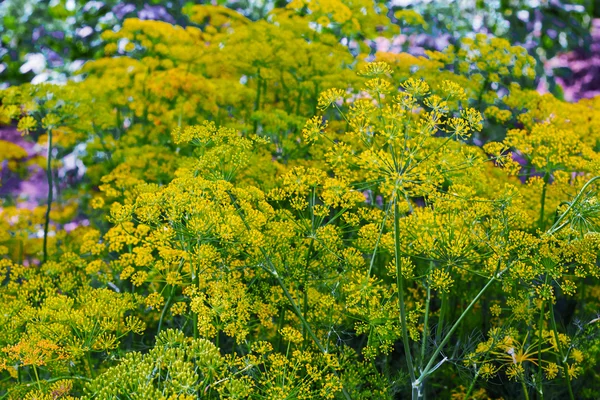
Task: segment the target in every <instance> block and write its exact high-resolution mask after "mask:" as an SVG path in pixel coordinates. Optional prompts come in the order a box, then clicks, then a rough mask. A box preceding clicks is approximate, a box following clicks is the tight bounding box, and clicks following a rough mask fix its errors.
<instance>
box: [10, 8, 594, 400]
mask: <svg viewBox="0 0 600 400" xmlns="http://www.w3.org/2000/svg"><path fill="white" fill-rule="evenodd" d="M186 12H187V14H188V15H189V18H190V22H189V24H188V25H187V26H185V27H182V26H179V25H177V24H173V23H168V22H161V21H149V20H141V19H127V20H125V22H124V23H123V24H122V26H121V27H119V29H114V30H113V29H108V30H106V31H105V32H104V33H103V34H102V40H103V43H104V48H103V51H104V53H103V54H104V55H103V56H102V57H99V58H97V59H95V60H92V61H89V62H87V63H86V64H85V66H84V67H83V69H82V70H80V71H79V72H78V73H77V75H76V76H74V77H73V79H70V80H68V81H67V82H66V83H64V84H61V85H57V84H23V85H20V86H11V87H9V88H7V89H5V90H3V91H1V92H0V123H2V124H4V125H6V126H13V127H15V128H16V129H17V130H18V131H19V132H21V133H22V134H23V135H25V136H26V138H27V140H29V141H30V142H35V143H37V144H38V145H39V147H41V148H44V149H45V151H46V152H47V153H46V155H45V157H43V156H37V157H31V156H30V154H29V153H28V152H27V150H26V149H25V148H24V147H22V146H20V145H19V144H15V143H13V142H9V141H6V140H0V162H2V166H3V168H4V166H6V170H7V171H8V172H7V174H11V175H10V176H17V175H19V174H20V176H21V177H24V176H26V175H27V174H30V173H32V171H35V170H38V171H39V170H42V171H43V172H44V174H46V176H47V182H48V188H49V189H48V197H47V199H44V200H45V202H44V203H45V204H42V205H39V206H37V207H23V204H22V201H21V200H20V199H18V198H7V199H4V201H3V204H2V208H0V276H1V277H2V280H1V281H0V302H1V304H2V306H3V312H2V313H0V396H4V397H6V398H10V399H22V398H26V399H70V398H89V399H93V398H94V399H121V398H136V399H195V398H202V397H206V398H238V399H242V398H256V399H266V398H268V399H284V398H285V399H336V398H344V399H369V398H372V399H395V398H408V397H409V396H411V395H412V397H413V398H414V399H417V398H419V397H423V396H429V397H430V398H440V399H443V398H448V399H463V398H464V399H473V398H475V399H487V398H500V397H502V398H530V396H535V398H548V399H551V398H571V399H575V398H577V399H584V398H589V399H593V398H598V396H600V393H599V392H598V388H596V387H595V386H594V384H593V382H595V381H597V380H598V379H599V378H600V376H599V372H598V365H597V362H598V359H599V357H600V323H599V322H598V321H599V320H598V315H597V313H598V310H599V306H600V282H599V278H600V268H599V266H598V255H599V254H600V225H599V224H600V198H599V196H600V186H599V176H600V147H599V143H600V98H594V99H588V100H581V101H579V102H577V103H567V102H564V101H563V100H561V99H558V98H556V97H555V96H553V95H551V94H544V95H542V94H539V93H538V92H536V91H535V90H533V89H532V82H533V81H534V80H535V78H536V60H535V59H534V58H533V57H532V56H531V55H530V54H529V53H528V52H527V51H526V50H525V49H524V48H522V47H519V46H513V45H511V43H510V42H509V41H508V40H506V39H503V38H497V37H493V36H488V35H485V34H477V35H471V36H469V37H465V38H462V39H461V40H459V41H457V42H456V44H455V45H452V46H448V47H447V48H446V49H444V50H443V51H427V52H426V53H425V54H424V55H414V54H409V53H406V52H401V53H397V52H384V51H377V50H374V49H371V48H370V47H369V45H368V43H369V40H371V39H375V38H377V37H381V36H383V37H393V36H394V35H395V34H397V33H398V32H399V30H400V25H402V27H403V29H404V28H405V27H407V26H411V24H412V25H423V24H426V20H424V19H423V18H422V17H421V16H420V15H419V14H417V13H414V12H406V13H400V14H398V13H396V16H395V17H394V18H392V19H390V18H391V17H390V16H389V15H390V13H389V12H388V9H387V8H386V7H384V6H383V5H381V4H376V3H372V2H370V1H363V0H357V1H341V0H327V1H316V2H315V1H296V0H294V1H293V2H291V3H289V4H287V6H285V7H279V8H278V7H276V8H274V9H273V10H272V11H271V12H269V13H268V14H267V15H266V17H265V18H263V19H259V20H252V19H249V18H248V17H247V16H246V15H242V14H240V13H238V12H235V11H233V10H231V9H229V8H225V7H221V6H216V5H195V6H191V7H188V9H187V10H186ZM400 20H401V21H402V23H401V24H399V22H398V21H400ZM74 155H76V156H77V157H79V159H80V161H81V162H82V163H83V165H84V166H85V174H84V176H83V178H82V179H80V180H76V181H74V182H73V183H72V184H69V185H61V184H60V182H62V179H63V178H61V176H60V173H59V171H61V167H62V166H63V163H64V162H65V160H66V159H67V158H68V157H71V156H74ZM499 383H502V385H499Z"/></svg>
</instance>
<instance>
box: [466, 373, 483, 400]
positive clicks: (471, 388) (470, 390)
mask: <svg viewBox="0 0 600 400" xmlns="http://www.w3.org/2000/svg"><path fill="white" fill-rule="evenodd" d="M479 371H480V370H479V369H478V370H477V372H476V373H475V377H473V380H472V381H471V384H470V385H469V389H467V393H465V398H464V400H469V396H470V395H471V392H472V391H473V389H475V382H477V379H478V378H479Z"/></svg>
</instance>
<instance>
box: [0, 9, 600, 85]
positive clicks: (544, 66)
mask: <svg viewBox="0 0 600 400" xmlns="http://www.w3.org/2000/svg"><path fill="white" fill-rule="evenodd" d="M202 3H207V2H202V1H197V2H186V1H185V0H175V1H166V2H165V1H157V0H154V1H136V0H133V1H117V0H104V1H84V0H51V1H40V0H5V1H3V2H2V3H0V22H1V23H0V37H1V42H0V85H1V86H3V87H7V86H10V85H16V84H20V83H24V82H31V81H33V82H34V83H35V82H43V81H61V80H64V79H65V78H66V77H67V76H69V75H70V74H71V73H72V72H73V71H75V70H77V69H78V68H79V67H81V65H82V64H83V62H85V61H86V60H89V59H94V58H98V57H100V56H102V55H103V44H102V40H101V38H100V33H101V32H103V31H104V30H106V29H107V28H113V29H119V27H120V26H121V25H122V22H123V21H124V20H125V19H126V18H140V19H146V20H147V19H150V20H161V21H165V22H169V23H174V24H177V25H181V26H187V25H189V23H190V21H189V18H188V16H187V15H186V14H188V11H189V10H190V9H191V6H192V5H194V4H202ZM287 3H288V2H287V1H285V0H275V1H272V0H239V1H235V0H233V1H232V0H217V1H213V2H212V3H211V4H213V5H219V6H225V7H228V8H230V9H233V10H236V11H237V12H240V13H241V14H243V15H244V16H246V17H247V18H249V19H250V20H259V19H262V18H264V17H265V16H266V15H267V14H268V13H269V12H270V11H271V10H273V9H274V8H277V7H285V6H286V5H287ZM357 3H358V2H357ZM376 3H378V4H379V5H381V6H383V7H385V8H386V9H387V13H388V17H396V18H395V20H396V22H397V23H398V25H400V27H401V28H403V29H402V31H401V34H400V35H397V36H396V38H395V41H394V43H395V44H400V46H401V48H400V49H398V50H402V51H408V52H410V53H411V54H418V53H420V52H423V51H424V50H443V49H444V48H445V47H447V46H448V45H451V44H456V43H457V42H458V41H460V39H462V38H464V37H468V36H473V35H474V34H476V33H486V34H491V35H494V36H496V37H500V38H505V39H508V40H509V41H510V42H511V43H512V44H513V45H521V46H523V47H525V48H526V49H527V50H528V51H529V53H530V55H532V56H533V57H534V58H535V59H536V60H537V61H538V62H537V66H536V68H537V71H536V75H537V77H538V78H537V79H536V81H535V82H533V85H536V87H542V88H543V89H544V90H548V91H551V92H552V93H554V94H555V95H558V96H559V97H561V96H562V90H561V88H560V86H558V85H557V80H558V82H562V83H568V82H570V84H573V82H572V81H573V78H574V75H576V74H577V71H574V69H577V68H579V69H581V68H580V67H575V68H571V65H570V64H569V63H568V62H548V61H549V60H551V59H553V58H555V57H556V56H557V55H559V54H565V53H569V52H573V51H577V53H578V56H577V57H576V59H577V60H581V59H588V58H590V57H591V56H592V44H593V36H592V33H591V28H592V25H593V20H594V18H598V17H599V16H600V1H599V0H571V1H562V0H491V1H483V0H473V1H471V0H467V1H465V0H455V1H454V0H438V1H431V0H392V1H391V2H390V1H385V2H382V1H376ZM407 11H416V12H417V13H418V14H420V16H421V17H422V19H421V23H416V24H415V22H419V21H413V20H412V19H414V18H415V17H414V14H411V13H407ZM404 25H406V26H404ZM380 45H381V43H380V42H378V41H377V40H373V45H372V52H373V53H374V52H375V51H376V50H377V49H378V46H380ZM571 58H572V57H571ZM591 64H593V63H591ZM557 78H558V79H557ZM581 89H583V90H586V88H580V90H579V91H580V92H581ZM593 89H594V88H589V90H593ZM577 97H587V96H585V94H584V93H583V94H582V93H579V94H578V95H577Z"/></svg>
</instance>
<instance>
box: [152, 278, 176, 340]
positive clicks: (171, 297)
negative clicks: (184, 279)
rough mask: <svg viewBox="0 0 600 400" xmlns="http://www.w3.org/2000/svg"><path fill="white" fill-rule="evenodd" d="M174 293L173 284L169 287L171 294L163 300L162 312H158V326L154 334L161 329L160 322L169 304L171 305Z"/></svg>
mask: <svg viewBox="0 0 600 400" xmlns="http://www.w3.org/2000/svg"><path fill="white" fill-rule="evenodd" d="M174 294H175V286H173V287H172V288H171V294H169V297H168V298H167V301H166V302H165V306H164V307H163V309H162V312H161V313H160V319H159V320H158V328H157V330H156V334H157V335H158V334H159V333H160V331H161V329H162V323H163V320H164V318H165V314H166V313H167V310H168V308H169V306H170V305H171V301H172V300H173V295H174Z"/></svg>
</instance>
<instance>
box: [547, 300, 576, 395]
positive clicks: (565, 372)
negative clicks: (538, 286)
mask: <svg viewBox="0 0 600 400" xmlns="http://www.w3.org/2000/svg"><path fill="white" fill-rule="evenodd" d="M549 308H550V322H551V323H552V331H553V332H554V340H556V347H557V348H558V355H559V357H560V358H559V360H558V362H559V364H560V365H561V366H562V367H563V375H564V376H565V382H566V384H567V389H569V398H570V399H571V400H575V396H574V395H573V388H572V387H571V377H570V376H569V366H568V364H567V363H566V362H565V361H566V359H565V356H564V353H563V348H562V346H561V344H560V338H559V336H558V329H557V328H556V319H555V317H554V308H553V307H552V306H550V307H549Z"/></svg>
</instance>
